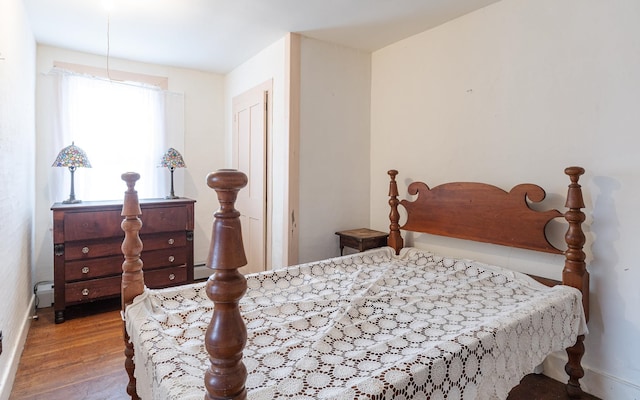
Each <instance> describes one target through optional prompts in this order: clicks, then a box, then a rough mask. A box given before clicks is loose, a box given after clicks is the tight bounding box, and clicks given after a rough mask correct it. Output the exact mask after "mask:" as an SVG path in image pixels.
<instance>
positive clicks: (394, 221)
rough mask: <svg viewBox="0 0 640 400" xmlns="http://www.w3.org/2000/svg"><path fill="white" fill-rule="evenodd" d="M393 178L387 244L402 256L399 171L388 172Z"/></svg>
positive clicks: (390, 187)
mask: <svg viewBox="0 0 640 400" xmlns="http://www.w3.org/2000/svg"><path fill="white" fill-rule="evenodd" d="M387 173H388V174H389V176H390V177H391V181H390V182H389V206H391V212H390V213H389V221H390V222H391V224H390V225H389V238H388V239H387V244H388V245H389V246H391V247H393V248H394V249H395V250H396V254H400V249H402V247H403V246H404V240H403V239H402V235H401V234H400V224H399V222H400V213H399V212H398V204H400V200H398V184H397V183H396V175H398V171H396V170H395V169H392V170H390V171H388V172H387Z"/></svg>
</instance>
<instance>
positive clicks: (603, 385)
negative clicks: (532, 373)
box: [544, 353, 640, 400]
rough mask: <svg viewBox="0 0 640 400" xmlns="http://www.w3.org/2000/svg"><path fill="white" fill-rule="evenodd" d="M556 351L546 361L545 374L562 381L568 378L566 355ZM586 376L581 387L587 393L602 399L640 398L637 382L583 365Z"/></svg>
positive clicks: (581, 381) (639, 387)
mask: <svg viewBox="0 0 640 400" xmlns="http://www.w3.org/2000/svg"><path fill="white" fill-rule="evenodd" d="M562 355H563V353H554V354H551V355H550V356H548V357H547V359H546V360H545V362H544V374H545V375H546V376H548V377H550V378H553V379H555V380H557V381H560V382H566V381H567V380H568V376H567V374H566V373H565V372H564V366H565V364H566V363H567V357H566V355H565V356H564V357H563V356H562ZM582 368H584V377H583V378H582V379H580V387H582V390H583V391H585V392H586V393H589V394H591V395H594V396H596V397H599V398H601V399H627V400H640V386H638V385H637V384H635V383H632V382H628V381H625V380H623V379H620V378H617V377H615V376H611V375H609V374H606V373H604V372H602V371H597V370H594V369H591V368H589V367H588V366H585V365H583V366H582Z"/></svg>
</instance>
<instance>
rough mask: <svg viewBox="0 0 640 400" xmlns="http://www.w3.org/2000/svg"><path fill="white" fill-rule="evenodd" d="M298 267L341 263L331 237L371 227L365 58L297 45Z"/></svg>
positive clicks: (329, 47)
mask: <svg viewBox="0 0 640 400" xmlns="http://www.w3.org/2000/svg"><path fill="white" fill-rule="evenodd" d="M301 44H302V45H301V67H300V69H301V82H300V211H299V217H298V227H299V255H300V256H299V257H300V258H299V261H300V262H307V261H315V260H320V259H324V258H329V257H334V256H337V255H339V248H338V238H337V236H336V235H335V232H336V231H339V230H345V229H354V228H361V227H369V201H368V199H369V151H370V149H369V108H370V104H371V103H370V101H371V95H370V93H371V90H370V88H371V55H370V54H369V53H363V52H360V51H357V50H353V49H350V48H346V47H342V46H338V45H334V44H331V43H327V42H322V41H319V40H315V39H309V38H306V37H303V38H302V43H301Z"/></svg>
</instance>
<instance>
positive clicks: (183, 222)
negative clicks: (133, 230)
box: [140, 207, 188, 235]
mask: <svg viewBox="0 0 640 400" xmlns="http://www.w3.org/2000/svg"><path fill="white" fill-rule="evenodd" d="M140 219H142V229H140V234H141V235H142V234H147V233H156V232H173V231H184V230H187V221H188V212H187V209H186V208H185V207H153V208H145V209H143V210H142V216H141V217H140Z"/></svg>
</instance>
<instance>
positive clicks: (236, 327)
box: [204, 170, 247, 400]
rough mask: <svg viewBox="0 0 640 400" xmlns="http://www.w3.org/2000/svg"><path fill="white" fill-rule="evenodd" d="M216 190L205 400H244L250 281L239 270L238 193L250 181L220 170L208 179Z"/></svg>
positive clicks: (242, 255)
mask: <svg viewBox="0 0 640 400" xmlns="http://www.w3.org/2000/svg"><path fill="white" fill-rule="evenodd" d="M207 185H209V187H211V188H213V189H215V191H216V192H217V195H218V201H219V202H220V208H219V209H218V211H216V212H215V214H214V217H215V219H214V222H213V232H212V238H211V246H210V248H209V256H208V260H207V267H209V268H211V269H213V270H214V272H213V274H212V275H211V277H210V278H209V281H208V282H207V296H208V297H209V298H210V299H211V300H212V301H213V303H214V309H213V315H212V317H211V323H210V324H209V327H208V328H207V332H206V334H205V347H206V349H207V352H208V353H209V360H210V362H211V365H210V366H209V368H208V369H207V371H206V372H205V377H204V383H205V387H206V394H205V399H206V400H214V399H215V400H222V399H225V400H227V399H228V400H231V399H233V400H243V399H246V397H247V390H246V388H245V381H246V379H247V369H246V367H245V365H244V363H243V362H242V350H243V349H244V346H245V345H246V342H247V328H246V326H245V323H244V320H243V319H242V315H240V308H239V306H238V302H239V301H240V299H241V298H242V296H243V295H244V293H245V292H246V290H247V281H246V279H245V278H244V276H243V275H242V274H241V273H240V272H238V268H239V267H242V266H244V265H246V264H247V258H246V256H245V253H244V246H243V244H242V231H241V227H240V212H238V211H237V210H236V209H235V208H234V203H235V201H236V198H237V195H238V191H239V190H240V189H242V188H243V187H245V186H246V185H247V176H246V175H245V174H243V173H242V172H239V171H235V170H218V171H217V172H215V173H211V174H209V175H208V176H207Z"/></svg>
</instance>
